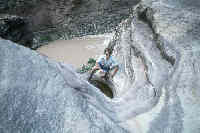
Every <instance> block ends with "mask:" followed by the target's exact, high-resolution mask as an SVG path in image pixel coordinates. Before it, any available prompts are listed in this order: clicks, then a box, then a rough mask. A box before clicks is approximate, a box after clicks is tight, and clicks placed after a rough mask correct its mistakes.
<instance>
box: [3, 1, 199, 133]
mask: <svg viewBox="0 0 200 133" xmlns="http://www.w3.org/2000/svg"><path fill="white" fill-rule="evenodd" d="M192 2H193V3H195V4H189V3H188V1H186V0H177V1H174V0H144V1H142V2H141V3H140V4H139V5H137V6H136V7H134V8H133V11H134V12H133V14H132V15H131V17H130V18H129V19H127V20H126V21H124V22H123V23H122V24H121V25H120V26H119V28H118V29H117V31H116V36H115V37H114V39H113V41H112V42H110V45H109V47H111V48H113V54H114V55H115V56H116V58H117V59H118V61H119V63H120V64H121V66H120V71H119V73H118V74H117V75H116V76H115V78H114V82H115V83H116V86H117V88H116V93H117V95H116V96H117V97H114V98H113V99H109V98H108V97H106V96H105V95H103V94H102V93H101V92H100V91H99V90H98V89H97V88H95V87H93V86H92V85H90V84H89V83H88V82H87V81H85V80H84V79H83V78H81V76H80V75H78V74H77V73H75V72H74V70H73V69H72V68H71V67H70V66H69V65H64V64H61V63H56V62H53V61H51V60H49V59H47V58H46V57H43V56H41V55H39V54H38V53H36V52H33V51H30V50H28V49H26V48H24V47H21V46H16V45H14V44H12V43H11V42H9V41H5V40H1V41H0V79H1V80H0V87H1V88H0V99H1V100H0V102H1V107H0V113H1V115H0V132H3V133H4V132H7V133H12V132H20V133H24V132H26V133H27V132H33V133H40V132H48V133H49V132H50V133H51V132H52V133H64V132H72V133H80V132H81V133H82V132H83V133H84V132H87V133H109V132H110V133H111V132H112V133H113V132H114V133H118V132H131V133H199V132H200V128H199V127H200V117H199V116H200V99H199V97H200V88H199V87H200V82H199V81H200V61H199V56H200V45H199V44H200V26H199V24H200V8H199V5H200V2H199V1H198V0H193V1H192Z"/></svg>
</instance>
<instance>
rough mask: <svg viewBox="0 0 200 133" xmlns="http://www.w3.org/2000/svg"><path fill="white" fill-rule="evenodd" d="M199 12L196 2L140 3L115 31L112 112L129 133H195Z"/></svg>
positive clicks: (198, 124)
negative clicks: (115, 86)
mask: <svg viewBox="0 0 200 133" xmlns="http://www.w3.org/2000/svg"><path fill="white" fill-rule="evenodd" d="M188 3H190V4H188ZM199 7H200V6H199V1H198V0H193V1H186V0H177V1H173V0H167V1H166V0H143V1H142V2H141V3H140V4H139V5H137V6H136V7H134V8H133V10H134V12H133V14H132V15H131V17H130V18H129V19H127V20H126V21H124V22H123V23H121V25H120V26H119V27H118V29H116V34H115V37H114V38H113V41H112V42H111V43H110V45H109V47H110V48H113V50H114V51H113V53H114V55H115V56H116V58H118V60H119V61H120V64H121V73H119V74H118V79H116V81H120V82H118V86H119V88H118V90H117V92H118V93H119V95H120V99H121V101H120V102H119V105H120V106H117V107H116V109H115V110H118V111H117V112H118V115H119V117H120V118H121V119H123V120H125V121H126V123H127V124H128V125H129V126H127V125H126V127H127V129H129V130H130V131H131V132H141V131H143V132H145V133H199V132H200V117H199V115H200V101H199V96H200V88H199V86H200V71H199V70H200V61H199V57H200V45H199V44H200V26H199V24H200V8H199Z"/></svg>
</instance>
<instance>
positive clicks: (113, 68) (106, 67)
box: [89, 48, 119, 80]
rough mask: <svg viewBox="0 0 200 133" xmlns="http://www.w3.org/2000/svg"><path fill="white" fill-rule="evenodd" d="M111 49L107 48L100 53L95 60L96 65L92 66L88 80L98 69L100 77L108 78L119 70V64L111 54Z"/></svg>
mask: <svg viewBox="0 0 200 133" xmlns="http://www.w3.org/2000/svg"><path fill="white" fill-rule="evenodd" d="M111 53H112V51H111V50H110V49H109V48H106V49H105V50H104V55H101V56H100V57H99V58H98V60H97V61H96V65H95V66H94V67H93V68H92V71H91V75H90V77H89V80H90V79H91V78H92V76H93V74H94V73H95V72H96V71H97V70H99V73H100V75H101V78H105V79H106V80H108V79H109V78H113V77H114V76H115V74H116V73H117V71H118V70H119V65H118V64H117V62H116V61H115V60H114V58H113V57H112V56H111Z"/></svg>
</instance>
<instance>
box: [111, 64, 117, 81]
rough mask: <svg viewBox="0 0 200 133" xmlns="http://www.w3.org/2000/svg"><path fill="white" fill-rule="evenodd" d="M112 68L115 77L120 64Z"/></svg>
mask: <svg viewBox="0 0 200 133" xmlns="http://www.w3.org/2000/svg"><path fill="white" fill-rule="evenodd" d="M112 70H113V73H110V76H111V78H113V77H114V76H115V74H116V73H117V72H118V70H119V66H115V67H114V68H112Z"/></svg>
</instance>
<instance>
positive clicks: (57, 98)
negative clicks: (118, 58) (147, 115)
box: [0, 39, 128, 133]
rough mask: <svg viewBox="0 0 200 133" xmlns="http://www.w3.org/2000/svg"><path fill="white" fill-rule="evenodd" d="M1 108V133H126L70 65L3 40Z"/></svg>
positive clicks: (107, 100) (106, 103)
mask: <svg viewBox="0 0 200 133" xmlns="http://www.w3.org/2000/svg"><path fill="white" fill-rule="evenodd" d="M0 104H1V107H0V132H1V133H13V132H18V133H30V132H31V133H44V132H47V133H66V132H70V133H113V132H114V133H127V132H128V131H127V130H126V129H124V128H122V127H121V126H120V125H118V124H117V123H116V118H117V117H116V114H115V113H114V111H112V110H110V109H109V108H112V107H111V106H112V105H111V104H110V98H108V97H106V96H105V95H104V94H103V93H101V92H100V91H99V89H97V88H96V87H94V86H93V85H91V84H89V83H88V82H87V81H85V80H83V79H82V78H81V76H80V75H79V74H78V73H76V72H75V69H73V68H71V67H70V65H66V64H62V63H57V62H55V61H52V60H49V59H48V58H47V57H46V56H41V55H40V54H39V53H37V52H35V51H32V50H30V49H28V48H25V47H22V46H20V45H16V44H15V43H13V42H11V41H7V40H2V39H0ZM110 105H111V106H110Z"/></svg>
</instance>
